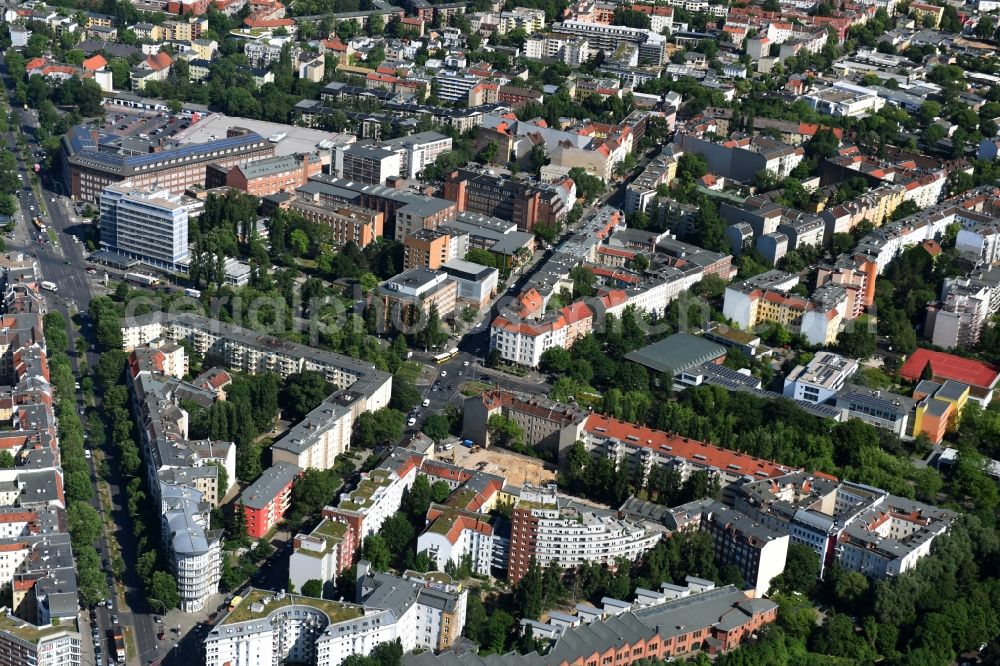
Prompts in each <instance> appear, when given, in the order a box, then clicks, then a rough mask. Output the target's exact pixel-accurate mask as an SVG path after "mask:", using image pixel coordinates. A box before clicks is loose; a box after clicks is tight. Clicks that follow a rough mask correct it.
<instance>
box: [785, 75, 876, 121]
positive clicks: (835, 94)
mask: <svg viewBox="0 0 1000 666" xmlns="http://www.w3.org/2000/svg"><path fill="white" fill-rule="evenodd" d="M802 99H804V100H805V102H806V104H808V105H809V106H810V107H811V108H813V109H815V110H816V111H818V112H819V113H825V114H827V115H830V116H840V117H845V118H858V117H861V116H867V115H868V114H871V113H875V112H876V111H878V110H879V109H881V108H882V107H883V106H885V100H884V99H882V98H881V97H879V96H878V95H877V94H876V93H875V92H874V91H873V90H870V89H868V88H864V87H862V86H857V85H854V84H852V83H847V82H845V81H837V82H836V83H834V84H833V86H830V87H828V88H821V89H818V90H814V91H813V92H811V93H809V94H807V95H804V96H803V97H802Z"/></svg>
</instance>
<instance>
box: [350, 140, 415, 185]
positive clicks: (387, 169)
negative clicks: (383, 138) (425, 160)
mask: <svg viewBox="0 0 1000 666" xmlns="http://www.w3.org/2000/svg"><path fill="white" fill-rule="evenodd" d="M400 174H401V159H400V155H399V153H396V152H394V151H392V150H389V149H387V148H382V147H380V146H378V145H374V144H365V143H351V144H347V145H345V146H338V148H337V177H339V178H343V179H344V180H348V181H351V182H356V183H368V184H372V185H384V184H385V182H386V180H388V179H389V178H398V177H399V176H400Z"/></svg>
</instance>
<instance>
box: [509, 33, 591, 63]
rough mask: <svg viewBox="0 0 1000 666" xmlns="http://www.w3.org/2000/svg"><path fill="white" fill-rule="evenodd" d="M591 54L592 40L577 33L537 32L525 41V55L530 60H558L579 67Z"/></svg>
mask: <svg viewBox="0 0 1000 666" xmlns="http://www.w3.org/2000/svg"><path fill="white" fill-rule="evenodd" d="M590 55H591V52H590V42H589V41H588V40H587V38H586V37H580V36H577V35H567V34H560V33H555V32H546V33H535V34H533V35H531V36H530V37H528V39H527V41H526V42H525V43H524V57H525V58H528V59H529V60H546V59H548V60H557V61H559V62H562V63H564V64H566V65H569V66H570V67H579V66H580V65H582V64H583V63H585V62H587V60H589V59H590Z"/></svg>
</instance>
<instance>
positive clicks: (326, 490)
mask: <svg viewBox="0 0 1000 666" xmlns="http://www.w3.org/2000/svg"><path fill="white" fill-rule="evenodd" d="M340 483H341V481H340V477H338V476H337V474H336V473H335V472H333V470H319V469H307V470H306V471H305V472H303V473H302V476H301V477H299V479H298V480H297V481H296V482H295V484H294V485H293V486H292V515H293V516H295V517H296V518H306V517H309V516H312V515H315V514H316V513H318V512H319V511H320V510H321V509H322V508H323V507H324V506H326V505H327V504H329V503H330V502H332V501H333V499H334V496H335V494H336V492H337V488H339V487H340Z"/></svg>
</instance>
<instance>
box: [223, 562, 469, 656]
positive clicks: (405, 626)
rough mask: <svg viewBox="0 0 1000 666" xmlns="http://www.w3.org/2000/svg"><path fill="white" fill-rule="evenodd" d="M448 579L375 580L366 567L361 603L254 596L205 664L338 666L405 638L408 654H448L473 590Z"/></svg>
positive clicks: (361, 568)
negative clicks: (411, 652) (356, 656)
mask: <svg viewBox="0 0 1000 666" xmlns="http://www.w3.org/2000/svg"><path fill="white" fill-rule="evenodd" d="M440 576H441V574H437V578H435V579H424V578H422V577H420V576H414V577H407V578H402V577H398V576H393V575H390V574H382V573H375V574H371V573H369V572H368V563H367V562H364V561H362V562H360V563H358V590H359V596H360V599H359V601H360V604H346V603H341V602H335V601H327V600H324V599H316V598H312V597H301V596H296V595H286V594H284V593H280V592H279V593H273V592H267V591H264V590H251V591H250V592H248V593H247V594H246V595H245V596H244V598H243V600H242V601H241V602H240V604H239V606H237V607H236V608H235V609H233V610H232V611H231V612H230V613H229V614H228V615H226V616H225V617H224V618H222V620H220V621H219V623H218V624H217V625H216V626H215V627H214V628H213V629H212V631H211V632H209V634H208V636H207V637H206V638H205V663H206V664H207V666H223V665H228V666H271V665H272V664H275V663H286V662H299V663H311V664H315V666H338V665H339V664H340V663H341V662H343V661H344V659H346V658H347V657H349V656H351V655H356V654H357V655H367V654H370V653H371V651H372V650H373V649H374V648H375V647H376V646H377V645H379V644H380V643H385V642H389V641H393V640H397V639H398V640H399V641H400V642H401V644H402V647H403V651H404V652H410V651H413V650H415V649H423V650H431V651H435V652H436V651H440V650H443V649H446V648H448V647H450V646H451V645H452V644H453V643H454V641H455V640H456V639H457V638H458V637H459V636H460V635H461V632H462V629H463V627H464V626H465V608H466V599H467V597H468V592H466V591H459V589H458V587H457V586H455V585H453V584H451V583H450V582H442V580H441V578H440Z"/></svg>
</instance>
